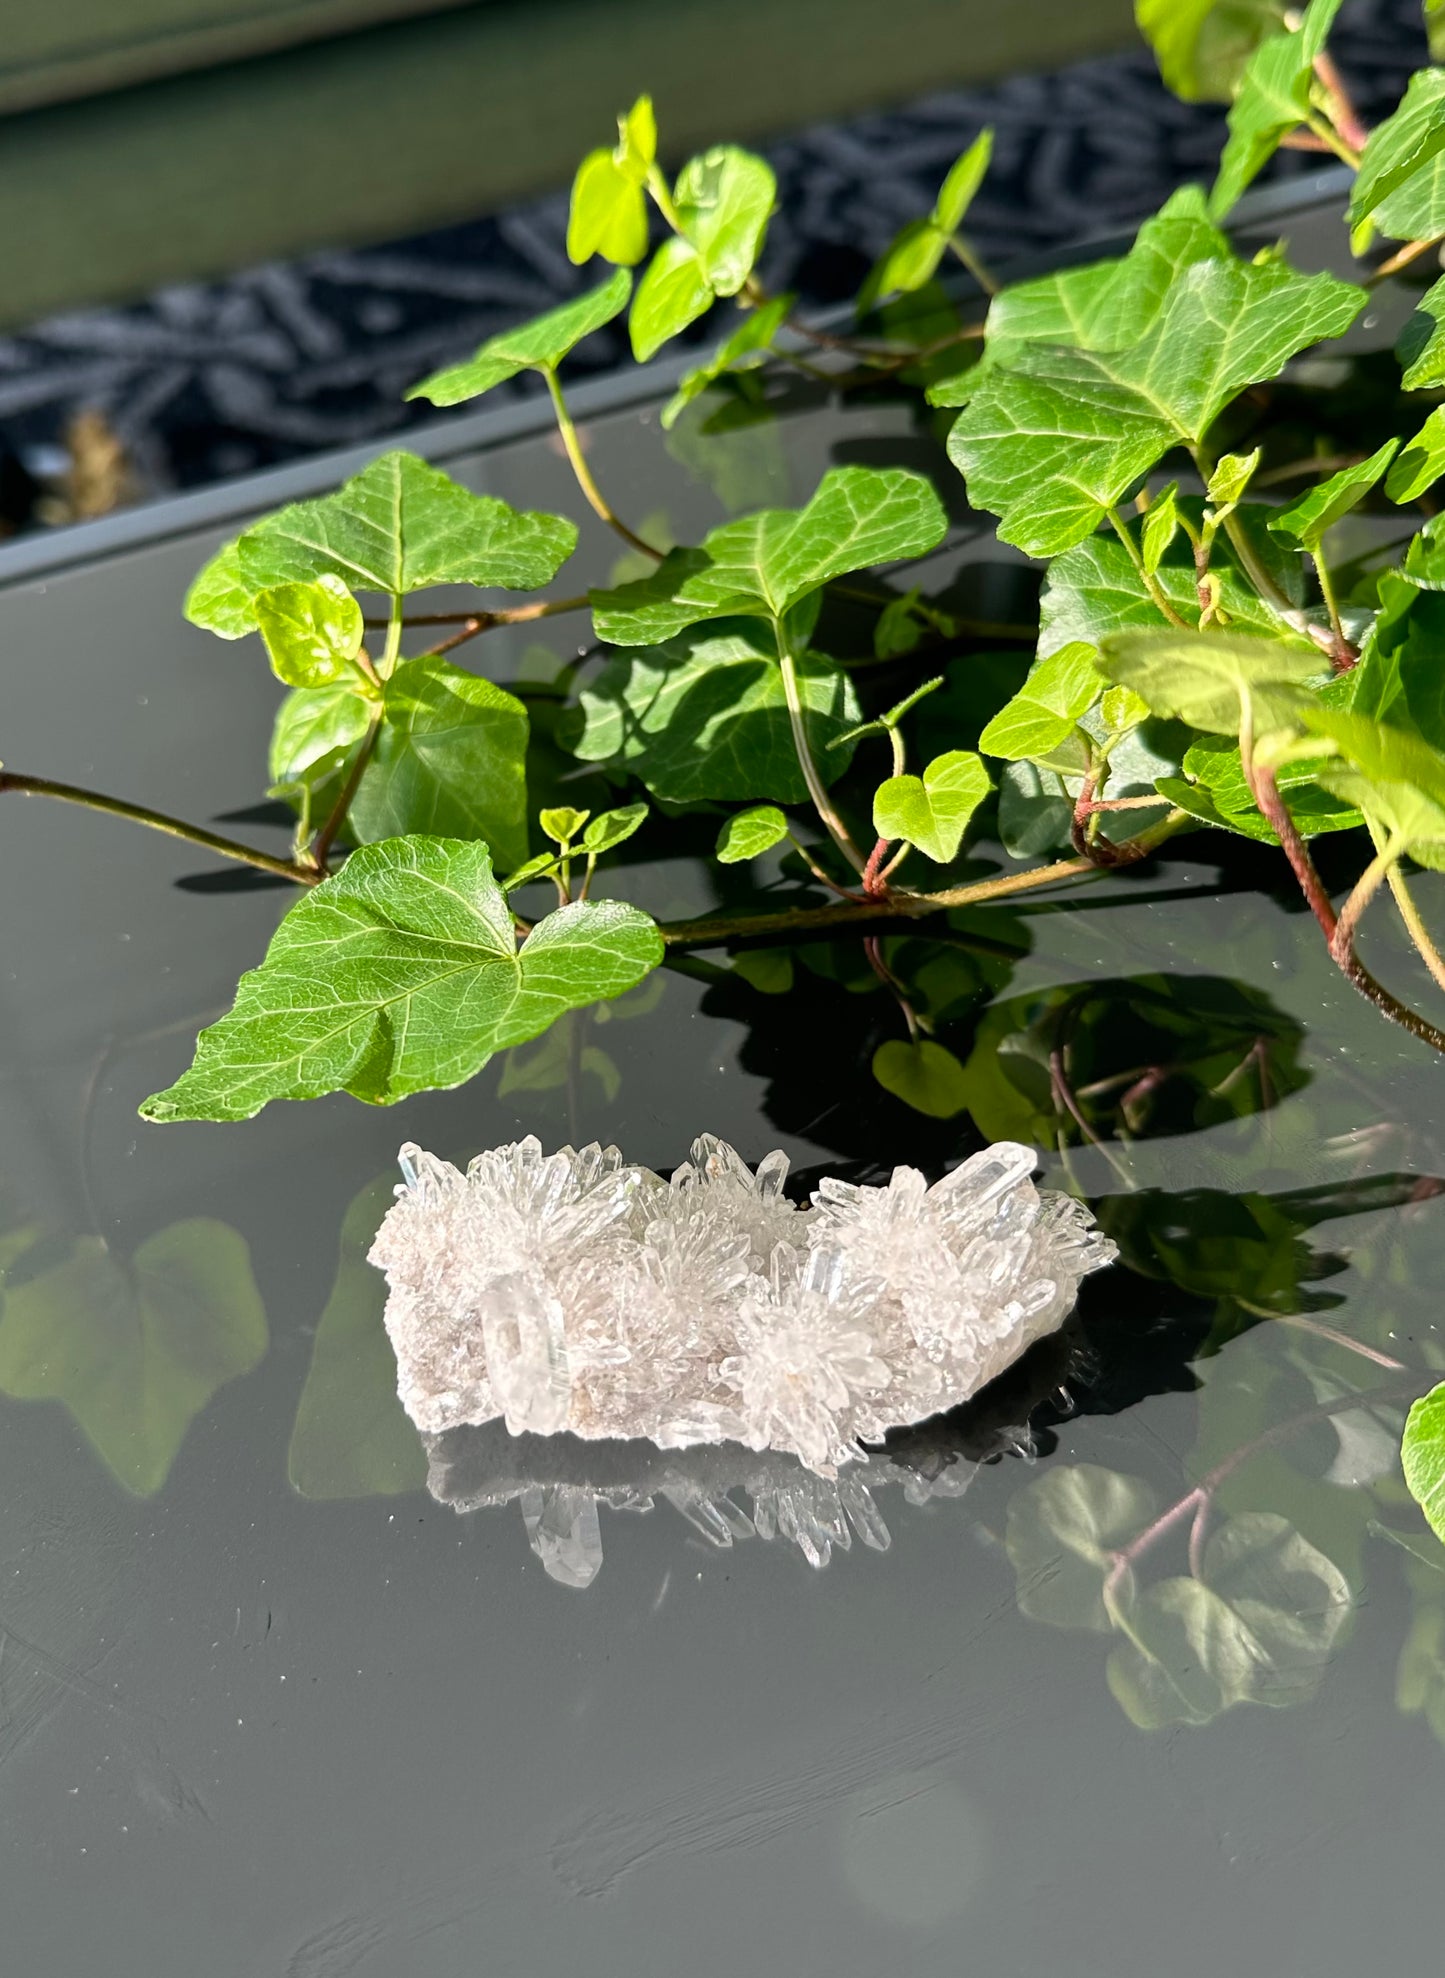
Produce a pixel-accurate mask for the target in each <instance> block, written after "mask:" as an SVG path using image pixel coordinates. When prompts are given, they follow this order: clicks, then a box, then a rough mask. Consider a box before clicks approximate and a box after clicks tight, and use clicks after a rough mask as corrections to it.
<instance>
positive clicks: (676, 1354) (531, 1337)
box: [371, 1134, 1114, 1476]
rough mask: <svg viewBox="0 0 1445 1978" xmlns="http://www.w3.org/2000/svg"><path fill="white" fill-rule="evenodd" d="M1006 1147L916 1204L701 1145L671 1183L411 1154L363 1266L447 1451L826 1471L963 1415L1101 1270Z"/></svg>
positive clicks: (1078, 1209)
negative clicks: (639, 1443)
mask: <svg viewBox="0 0 1445 1978" xmlns="http://www.w3.org/2000/svg"><path fill="white" fill-rule="evenodd" d="M1034 1165H1035V1161H1034V1154H1033V1151H1032V1149H1030V1148H1028V1147H1020V1146H1017V1145H1015V1144H1013V1143H1012V1142H1001V1143H1000V1144H999V1145H997V1146H995V1147H990V1148H987V1149H986V1150H985V1151H984V1152H982V1153H980V1154H975V1155H974V1156H973V1157H972V1158H971V1159H970V1160H967V1161H965V1162H964V1163H963V1164H962V1165H961V1166H960V1167H958V1168H955V1169H954V1171H953V1172H952V1173H951V1174H949V1175H946V1176H945V1177H944V1178H943V1180H942V1181H939V1182H937V1183H935V1184H934V1186H933V1187H931V1188H930V1187H929V1186H928V1185H927V1184H926V1182H925V1181H924V1178H923V1176H922V1175H921V1174H919V1173H918V1172H917V1171H916V1170H915V1169H913V1168H899V1169H897V1170H896V1171H895V1173H894V1175H893V1178H892V1180H891V1181H890V1182H889V1183H888V1185H887V1186H886V1187H882V1188H865V1187H857V1186H854V1185H853V1184H852V1183H849V1182H845V1181H836V1180H832V1179H829V1180H825V1181H824V1182H823V1183H822V1184H821V1186H820V1187H819V1188H818V1190H817V1193H816V1194H815V1196H814V1197H813V1201H812V1204H811V1205H810V1206H808V1207H798V1206H795V1205H794V1204H793V1203H792V1202H791V1201H790V1200H789V1199H788V1197H787V1196H786V1195H785V1194H784V1192H783V1185H784V1182H785V1181H786V1179H787V1171H788V1163H787V1159H786V1157H785V1156H784V1155H782V1154H781V1153H773V1154H769V1155H768V1156H767V1158H766V1159H765V1160H763V1161H762V1162H760V1163H759V1165H758V1168H757V1170H756V1172H753V1171H752V1170H750V1169H749V1168H748V1167H747V1165H746V1164H745V1163H744V1162H743V1161H742V1160H741V1159H740V1158H739V1156H738V1155H737V1154H736V1153H735V1152H734V1151H733V1149H732V1148H731V1147H729V1146H727V1145H726V1144H725V1143H724V1142H723V1141H720V1140H718V1139H716V1138H714V1136H713V1135H711V1134H704V1135H703V1136H702V1137H701V1138H700V1139H699V1140H697V1141H695V1142H694V1143H693V1148H692V1158H691V1159H690V1160H689V1161H688V1162H687V1163H685V1165H684V1166H682V1167H681V1168H679V1169H678V1170H677V1172H676V1173H675V1174H674V1175H673V1177H672V1179H671V1181H670V1182H665V1181H662V1180H661V1179H660V1178H659V1177H658V1176H657V1175H655V1174H652V1173H651V1172H649V1171H648V1170H647V1169H645V1168H639V1167H633V1166H630V1165H628V1163H627V1162H625V1161H624V1160H623V1158H622V1156H621V1154H620V1153H619V1152H618V1151H617V1149H616V1148H615V1147H607V1148H602V1147H597V1146H591V1147H584V1148H582V1149H581V1151H580V1152H578V1151H575V1150H574V1149H573V1148H571V1147H564V1148H562V1149H561V1151H560V1152H559V1153H556V1154H545V1155H544V1154H543V1152H542V1148H541V1145H540V1143H539V1142H538V1141H537V1140H535V1139H527V1140H523V1141H519V1142H518V1143H516V1144H515V1145H513V1146H508V1147H498V1148H494V1149H493V1150H492V1151H491V1152H490V1153H486V1154H481V1155H479V1156H478V1157H477V1159H476V1160H474V1161H473V1162H472V1164H471V1166H470V1167H469V1168H468V1169H467V1171H466V1173H465V1174H462V1173H461V1172H460V1171H459V1170H458V1169H457V1168H455V1167H452V1166H451V1165H449V1164H448V1163H447V1162H445V1161H439V1160H437V1159H436V1158H435V1157H434V1156H433V1155H430V1154H426V1153H423V1152H422V1151H421V1149H420V1148H418V1147H413V1146H407V1147H404V1148H403V1149H402V1154H401V1166H402V1173H403V1174H404V1176H405V1178H406V1179H405V1182H404V1184H403V1185H402V1186H401V1187H400V1188H399V1189H398V1190H397V1200H396V1203H395V1206H394V1207H393V1208H392V1209H391V1210H390V1211H389V1212H388V1214H387V1216H386V1219H385V1221H384V1222H383V1223H382V1226H381V1229H380V1230H379V1232H378V1233H377V1237H376V1241H375V1243H374V1245H373V1246H372V1250H371V1261H372V1262H373V1263H374V1264H377V1265H379V1266H380V1268H381V1269H382V1270H384V1271H385V1273H386V1276H387V1280H388V1283H389V1285H390V1288H391V1289H390V1297H389V1298H388V1300H387V1308H386V1324H387V1331H388V1332H389V1333H390V1335H391V1341H392V1345H393V1347H394V1348H395V1350H396V1357H397V1365H398V1369H399V1382H400V1391H401V1398H402V1401H403V1403H404V1405H405V1407H406V1410H407V1413H408V1414H409V1415H410V1416H411V1418H412V1420H413V1421H414V1422H415V1423H416V1425H417V1427H418V1428H419V1429H422V1430H423V1431H426V1432H429V1433H437V1432H440V1431H443V1430H446V1429H451V1428H456V1427H459V1426H461V1425H463V1424H469V1423H479V1422H485V1421H489V1420H491V1419H493V1418H494V1417H496V1416H498V1415H500V1416H502V1417H503V1418H504V1419H505V1422H506V1425H507V1427H508V1428H509V1429H510V1430H511V1431H512V1432H513V1433H514V1434H520V1433H522V1432H524V1431H528V1430H530V1431H533V1432H539V1433H543V1434H549V1433H553V1432H555V1431H557V1430H562V1429H568V1430H571V1431H572V1432H573V1433H574V1434H576V1435H582V1436H609V1437H618V1438H630V1437H638V1436H645V1437H648V1438H649V1439H650V1440H651V1441H653V1442H655V1443H657V1444H658V1445H659V1446H660V1447H662V1448H664V1449H683V1448H688V1447H691V1446H693V1445H696V1444H699V1443H709V1442H725V1441H733V1442H741V1443H744V1444H746V1445H747V1446H748V1447H749V1448H751V1449H765V1448H771V1449H777V1450H784V1451H788V1452H791V1453H792V1454H794V1455H796V1456H798V1457H799V1458H800V1459H801V1460H802V1462H804V1463H805V1464H806V1465H807V1466H808V1468H809V1469H811V1470H814V1471H816V1472H817V1473H818V1474H819V1475H821V1476H833V1475H835V1474H836V1472H837V1468H838V1465H839V1464H842V1463H846V1462H848V1461H850V1460H851V1459H852V1458H854V1457H856V1456H857V1455H858V1453H859V1444H860V1443H862V1442H876V1441H877V1440H879V1439H880V1438H881V1437H882V1436H883V1434H884V1433H885V1431H886V1430H888V1429H889V1428H891V1427H894V1426H897V1425H900V1424H903V1423H907V1422H917V1421H921V1420H924V1419H925V1418H926V1417H928V1416H930V1415H935V1414H938V1413H939V1412H940V1411H941V1410H943V1409H946V1408H952V1407H955V1406H956V1405H957V1404H958V1403H959V1402H962V1401H966V1400H968V1399H969V1397H970V1396H971V1395H973V1394H975V1393H977V1391H978V1390H979V1389H980V1388H981V1387H983V1386H984V1385H985V1384H986V1383H987V1382H988V1381H990V1380H992V1379H993V1378H994V1376H995V1375H996V1374H998V1373H1001V1372H1002V1370H1003V1369H1004V1368H1005V1367H1006V1366H1008V1365H1009V1364H1010V1363H1011V1362H1012V1361H1014V1360H1016V1359H1017V1358H1018V1356H1019V1355H1020V1354H1021V1353H1022V1352H1023V1351H1024V1350H1025V1349H1026V1348H1027V1347H1028V1346H1030V1345H1032V1343H1033V1342H1034V1341H1035V1340H1036V1339H1039V1338H1041V1337H1042V1336H1043V1335H1044V1334H1045V1333H1047V1332H1050V1331H1052V1330H1053V1329H1054V1327H1056V1326H1057V1325H1058V1324H1059V1323H1060V1321H1061V1320H1062V1319H1063V1317H1064V1315H1065V1314H1066V1313H1067V1312H1068V1310H1069V1308H1070V1307H1071V1306H1072V1304H1073V1302H1074V1297H1075V1294H1076V1292H1077V1289H1078V1283H1079V1279H1080V1278H1081V1277H1082V1276H1083V1274H1084V1273H1085V1272H1086V1271H1091V1270H1097V1269H1098V1268H1099V1266H1100V1265H1102V1264H1105V1263H1107V1262H1108V1261H1109V1259H1110V1258H1111V1257H1112V1256H1113V1254H1114V1249H1113V1245H1112V1244H1111V1243H1110V1242H1109V1241H1108V1239H1107V1238H1106V1237H1104V1236H1103V1235H1101V1234H1100V1232H1099V1231H1098V1230H1097V1229H1096V1228H1095V1227H1094V1225H1093V1223H1092V1221H1091V1219H1090V1217H1089V1214H1088V1211H1087V1210H1086V1209H1084V1208H1083V1207H1082V1206H1081V1205H1080V1204H1079V1203H1077V1202H1075V1201H1073V1200H1072V1199H1071V1198H1070V1197H1068V1196H1066V1195H1056V1194H1050V1193H1047V1192H1045V1193H1040V1191H1039V1190H1038V1189H1036V1188H1035V1186H1034V1184H1033V1181H1032V1180H1031V1178H1030V1177H1031V1175H1032V1173H1033V1169H1034Z"/></svg>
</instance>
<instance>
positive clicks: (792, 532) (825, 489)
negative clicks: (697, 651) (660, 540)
mask: <svg viewBox="0 0 1445 1978" xmlns="http://www.w3.org/2000/svg"><path fill="white" fill-rule="evenodd" d="M947 527H948V519H947V517H946V515H945V514H944V510H943V504H942V502H941V501H940V500H939V498H938V495H937V493H936V492H935V490H934V488H933V486H932V485H931V483H930V482H929V481H927V480H926V479H925V478H924V476H923V475H921V474H914V473H911V472H910V471H909V470H908V469H906V468H902V467H884V468H873V467H834V468H832V469H830V471H829V472H828V473H826V474H825V475H824V476H823V478H822V480H821V481H820V482H819V483H818V487H817V490H816V492H815V493H814V495H813V497H812V499H811V501H809V502H808V503H807V505H806V506H805V507H803V508H765V509H762V510H760V511H759V512H758V513H757V514H755V515H744V516H740V517H739V518H738V519H737V521H735V522H724V523H723V525H722V526H721V528H718V529H713V530H711V531H710V532H709V534H708V535H706V536H705V537H704V538H703V541H702V544H701V546H700V547H699V548H697V549H675V550H670V551H669V552H668V554H667V556H666V557H664V559H663V561H662V562H661V563H660V564H659V565H658V567H657V569H656V570H655V571H653V572H652V574H651V575H650V576H648V577H644V578H642V579H641V580H640V581H639V582H637V583H635V584H624V585H621V586H620V587H619V588H618V589H616V590H610V591H593V593H592V623H593V627H594V629H595V631H596V633H597V636H598V638H599V639H603V640H605V641H606V642H607V643H608V644H609V645H617V646H642V645H651V644H654V643H657V642H660V641H662V640H664V639H670V638H672V637H673V636H674V635H675V634H676V633H678V632H682V631H685V630H686V629H687V628H688V627H689V626H690V625H698V624H702V623H703V622H704V621H705V620H708V619H713V618H737V617H743V616H757V617H762V618H768V619H780V618H782V616H783V615H784V613H785V612H787V611H789V610H790V609H791V608H792V607H793V606H795V605H797V604H800V603H801V602H802V601H803V600H804V599H806V598H808V597H811V596H812V594H813V593H814V592H815V591H818V590H820V589H821V588H822V586H823V585H824V584H826V583H827V582H828V581H829V580H830V579H831V578H834V577H841V576H843V575H845V574H846V573H847V572H848V571H851V570H865V569H868V568H870V567H871V566H873V565H874V564H878V563H886V562H892V561H894V560H895V559H899V558H903V557H915V556H925V555H927V553H928V552H929V550H932V549H937V547H938V545H939V543H940V542H941V541H942V540H943V537H944V535H945V533H946V531H947Z"/></svg>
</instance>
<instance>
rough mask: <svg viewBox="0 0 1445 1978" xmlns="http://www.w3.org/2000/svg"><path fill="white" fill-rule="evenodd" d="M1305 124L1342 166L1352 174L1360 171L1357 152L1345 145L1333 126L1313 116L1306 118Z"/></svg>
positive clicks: (1351, 146) (1350, 146)
mask: <svg viewBox="0 0 1445 1978" xmlns="http://www.w3.org/2000/svg"><path fill="white" fill-rule="evenodd" d="M1305 122H1306V124H1307V125H1308V126H1309V128H1310V129H1311V130H1312V131H1313V132H1314V134H1315V136H1316V137H1317V138H1318V139H1319V140H1320V142H1321V144H1327V145H1328V146H1329V148H1330V150H1331V151H1333V152H1334V154H1335V156H1336V157H1337V158H1338V159H1340V160H1341V161H1342V162H1343V163H1344V164H1346V165H1348V166H1349V168H1350V170H1351V171H1352V172H1357V171H1358V170H1359V169H1360V154H1359V152H1358V151H1356V150H1355V148H1354V146H1353V145H1350V144H1346V143H1345V140H1344V139H1343V138H1342V137H1341V136H1340V134H1339V132H1338V131H1337V130H1336V129H1335V127H1334V125H1333V124H1331V123H1328V122H1327V121H1326V120H1325V118H1323V117H1320V116H1315V115H1311V116H1308V117H1306V118H1305Z"/></svg>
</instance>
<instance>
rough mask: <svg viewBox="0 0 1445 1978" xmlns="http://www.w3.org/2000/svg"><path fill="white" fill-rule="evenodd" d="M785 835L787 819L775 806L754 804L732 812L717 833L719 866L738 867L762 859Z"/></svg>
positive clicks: (786, 832)
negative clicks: (745, 808)
mask: <svg viewBox="0 0 1445 1978" xmlns="http://www.w3.org/2000/svg"><path fill="white" fill-rule="evenodd" d="M787 835H788V820H787V818H786V817H785V816H784V815H783V813H782V812H781V811H780V810H779V809H778V807H777V805H776V804H755V805H754V806H753V808H752V809H751V810H740V811H735V812H734V813H733V815H732V816H731V817H730V818H728V819H727V821H726V823H725V824H724V825H723V827H722V829H721V831H719V832H718V834H717V858H718V864H719V865H741V864H742V863H743V862H744V861H745V860H746V859H755V858H761V856H762V854H763V853H764V852H770V851H771V850H772V848H773V846H774V845H779V844H781V843H782V841H783V839H784V838H786V837H787Z"/></svg>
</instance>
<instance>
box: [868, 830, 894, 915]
mask: <svg viewBox="0 0 1445 1978" xmlns="http://www.w3.org/2000/svg"><path fill="white" fill-rule="evenodd" d="M890 842H891V841H890V840H889V839H887V838H880V839H879V840H878V843H877V844H876V845H875V846H874V847H873V849H872V851H871V852H870V853H869V854H868V863H867V864H866V865H865V866H864V868H863V892H864V895H865V897H866V898H868V899H870V900H882V899H886V898H887V897H888V881H887V879H886V878H885V877H884V875H883V863H884V860H885V859H886V858H887V857H888V846H889V844H890Z"/></svg>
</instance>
